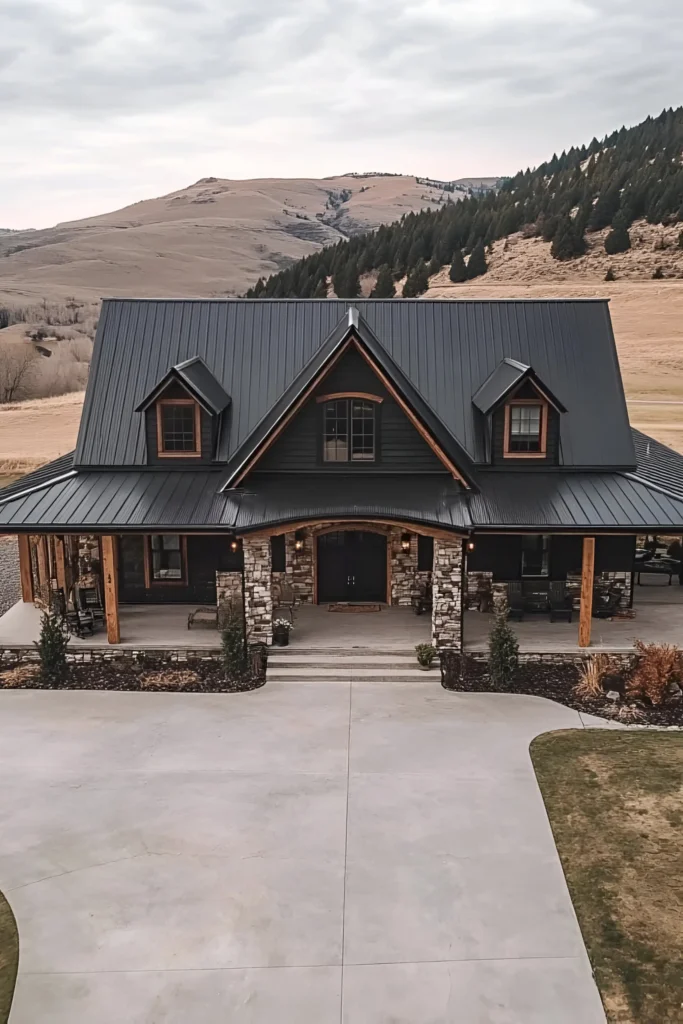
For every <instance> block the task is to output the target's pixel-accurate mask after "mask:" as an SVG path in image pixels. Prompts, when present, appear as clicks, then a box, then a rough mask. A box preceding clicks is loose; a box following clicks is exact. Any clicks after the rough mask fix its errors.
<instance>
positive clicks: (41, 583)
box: [36, 533, 50, 604]
mask: <svg viewBox="0 0 683 1024" xmlns="http://www.w3.org/2000/svg"><path fill="white" fill-rule="evenodd" d="M36 552H37V555H38V587H39V589H40V591H41V596H42V591H43V590H44V591H45V594H46V597H45V598H44V600H45V601H46V603H47V604H49V602H50V569H49V562H48V557H47V537H46V536H45V534H44V533H43V534H41V535H40V537H38V546H37V548H36Z"/></svg>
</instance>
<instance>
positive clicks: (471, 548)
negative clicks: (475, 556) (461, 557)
mask: <svg viewBox="0 0 683 1024" xmlns="http://www.w3.org/2000/svg"><path fill="white" fill-rule="evenodd" d="M467 550H468V551H474V541H473V540H472V539H471V538H470V540H468V541H467Z"/></svg>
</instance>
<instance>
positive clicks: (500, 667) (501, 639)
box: [489, 605, 519, 689]
mask: <svg viewBox="0 0 683 1024" xmlns="http://www.w3.org/2000/svg"><path fill="white" fill-rule="evenodd" d="M518 668H519V643H518V642H517V637H516V635H515V632H514V630H513V629H512V627H511V626H510V623H509V622H508V609H507V605H503V606H502V607H501V608H500V609H499V610H498V611H497V612H496V617H495V621H494V624H493V628H492V630H491V632H490V634H489V678H490V680H491V682H492V683H493V685H494V686H495V687H497V688H499V689H506V688H507V687H508V686H509V685H510V683H511V682H512V679H513V677H514V674H515V672H516V671H517V669H518Z"/></svg>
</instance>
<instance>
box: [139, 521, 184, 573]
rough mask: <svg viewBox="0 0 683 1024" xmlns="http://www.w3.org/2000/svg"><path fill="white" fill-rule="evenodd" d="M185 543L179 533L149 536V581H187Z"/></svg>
mask: <svg viewBox="0 0 683 1024" xmlns="http://www.w3.org/2000/svg"><path fill="white" fill-rule="evenodd" d="M185 569H186V558H185V544H184V538H183V537H180V536H179V535H178V534H177V533H158V534H153V535H152V536H151V537H150V538H149V559H148V583H149V584H153V583H185V582H186V577H185Z"/></svg>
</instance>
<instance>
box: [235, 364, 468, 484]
mask: <svg viewBox="0 0 683 1024" xmlns="http://www.w3.org/2000/svg"><path fill="white" fill-rule="evenodd" d="M344 392H361V393H363V394H368V395H375V396H377V397H378V398H381V399H383V401H382V402H381V403H378V404H377V408H376V410H375V431H376V434H375V444H376V451H377V458H376V460H375V461H374V462H339V463H333V462H323V461H322V429H323V420H322V417H323V412H322V409H323V406H322V404H321V403H318V402H316V397H317V396H319V395H330V394H339V393H344ZM321 470H323V471H324V472H331V473H344V474H348V473H371V474H374V473H381V472H385V473H411V474H414V473H431V474H433V473H447V472H448V470H447V469H446V468H445V467H444V465H443V463H442V462H441V460H440V459H439V458H438V457H437V456H436V455H435V454H434V452H433V451H432V449H431V448H430V447H429V445H428V444H427V442H426V441H425V440H424V438H423V437H421V436H420V434H419V433H418V431H417V430H416V429H415V427H414V426H413V424H412V423H411V422H410V420H409V419H408V417H407V416H406V414H405V413H404V412H403V410H402V409H401V407H400V406H399V405H398V404H397V402H395V401H394V399H393V398H392V397H391V395H390V394H389V392H388V391H387V390H386V388H385V387H384V385H383V384H382V382H381V381H380V380H379V378H378V377H377V375H376V374H375V372H374V371H373V370H372V368H371V367H370V366H368V364H367V363H366V361H365V360H364V359H363V357H362V356H361V355H359V353H358V352H356V351H350V352H347V353H346V354H345V355H344V356H343V357H342V358H341V359H340V361H339V363H338V364H337V366H335V367H334V369H333V370H331V371H330V373H329V374H328V376H327V377H325V379H324V380H323V381H322V382H321V384H319V385H318V387H317V388H316V390H315V392H314V393H313V395H312V397H311V398H310V399H309V400H308V402H306V404H305V405H304V406H303V408H302V409H300V410H299V412H298V413H297V414H296V415H295V416H294V418H293V420H292V422H291V423H290V424H289V425H288V426H287V427H285V429H284V430H283V432H282V434H281V436H280V437H279V438H278V439H277V440H276V441H275V442H274V444H273V445H272V446H271V447H270V448H269V449H268V451H266V452H265V454H264V455H263V457H262V458H261V459H259V461H258V462H257V464H256V466H255V467H254V472H255V473H262V472H266V473H306V472H320V471H321Z"/></svg>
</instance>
